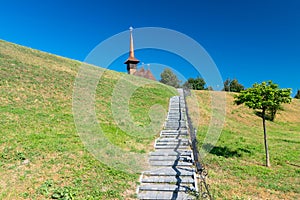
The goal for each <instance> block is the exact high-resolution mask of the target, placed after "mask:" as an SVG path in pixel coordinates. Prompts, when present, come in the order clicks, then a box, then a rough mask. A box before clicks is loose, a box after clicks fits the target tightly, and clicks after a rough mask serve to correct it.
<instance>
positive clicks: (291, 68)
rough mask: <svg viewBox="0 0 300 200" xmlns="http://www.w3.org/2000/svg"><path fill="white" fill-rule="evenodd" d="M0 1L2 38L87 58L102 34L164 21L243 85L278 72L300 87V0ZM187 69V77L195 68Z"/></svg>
mask: <svg viewBox="0 0 300 200" xmlns="http://www.w3.org/2000/svg"><path fill="white" fill-rule="evenodd" d="M0 5H1V6H0V39H3V40H6V41H10V42H14V43H17V44H21V45H24V46H28V47H32V48H35V49H39V50H42V51H46V52H50V53H53V54H58V55H61V56H65V57H68V58H72V59H76V60H81V61H83V60H84V59H85V58H86V56H87V55H88V54H89V52H90V51H92V50H93V49H94V48H95V47H96V46H97V45H98V44H99V43H100V42H101V41H104V40H105V39H107V38H109V37H111V36H113V35H115V34H118V33H120V32H123V31H126V30H128V28H129V26H133V27H135V28H141V27H163V28H168V29H172V30H176V31H179V32H181V33H184V34H186V35H188V36H189V37H191V38H193V39H194V40H196V41H197V42H198V43H199V44H201V45H202V46H203V47H204V48H205V49H206V51H207V52H208V53H209V55H210V56H211V57H212V59H213V60H214V62H215V63H216V65H217V67H218V69H219V71H220V73H221V75H222V77H223V79H226V78H237V79H238V80H239V81H240V82H241V83H242V84H244V85H245V86H246V87H250V86H251V85H252V84H253V83H255V82H261V81H265V80H273V81H274V82H276V83H278V84H279V85H280V86H281V87H289V88H292V89H293V94H295V92H296V90H297V89H300V79H299V75H300V12H299V10H300V1H298V0H287V1H278V0H252V1H250V0H244V1H240V0H226V1H225V0H209V1H208V0H207V1H201V0H193V1H191V0H185V1H182V0H172V1H171V0H156V1H155V0H152V1H147V0H127V1H126V0H119V1H116V0H109V1H108V0H107V1H96V0H94V1H93V0H85V1H81V0H74V1H71V0H68V1H64V0H60V1H59V0H52V1H49V0H44V1H40V0H39V1H35V0H27V1H21V0H18V1H17V0H10V1H0ZM116 48H118V47H117V46H116ZM145 54H147V56H145ZM150 55H151V56H152V57H151V59H150ZM125 57H126V56H125ZM125 57H124V56H123V57H120V59H118V60H116V62H115V63H114V64H115V66H120V68H119V69H118V68H116V67H115V69H117V70H119V71H124V72H125V66H123V60H122V59H123V58H125ZM136 57H137V58H139V59H140V60H142V61H143V62H145V63H149V62H151V63H153V62H157V63H160V64H165V65H172V67H173V68H174V69H176V70H178V71H181V70H183V69H182V68H183V65H185V64H186V63H184V61H182V60H180V58H178V59H172V58H171V57H170V55H169V54H167V53H164V52H151V51H149V52H145V51H144V52H143V51H137V52H136ZM155 58H157V60H155ZM148 59H149V60H148ZM172 61H173V62H172ZM118 62H119V64H118ZM100 65H101V63H100ZM153 67H155V66H154V65H153V66H151V68H153ZM112 68H113V67H112ZM183 71H185V73H186V74H184V76H185V77H186V78H187V77H195V76H196V75H197V74H195V73H194V72H192V71H189V70H183ZM157 78H159V77H157Z"/></svg>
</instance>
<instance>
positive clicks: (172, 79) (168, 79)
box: [160, 68, 180, 88]
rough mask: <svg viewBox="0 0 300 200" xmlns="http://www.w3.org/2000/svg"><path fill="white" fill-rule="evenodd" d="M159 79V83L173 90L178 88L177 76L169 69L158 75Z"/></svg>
mask: <svg viewBox="0 0 300 200" xmlns="http://www.w3.org/2000/svg"><path fill="white" fill-rule="evenodd" d="M160 77H161V79H160V82H161V83H163V84H166V85H170V86H172V87H175V88H178V87H179V86H180V81H179V80H178V78H177V76H176V75H175V74H174V73H173V72H172V70H171V69H169V68H165V69H164V71H163V72H162V73H161V74H160Z"/></svg>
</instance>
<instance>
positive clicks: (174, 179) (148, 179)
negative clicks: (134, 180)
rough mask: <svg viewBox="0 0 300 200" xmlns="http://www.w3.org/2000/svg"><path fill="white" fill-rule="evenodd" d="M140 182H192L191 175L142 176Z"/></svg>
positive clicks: (176, 183)
mask: <svg viewBox="0 0 300 200" xmlns="http://www.w3.org/2000/svg"><path fill="white" fill-rule="evenodd" d="M141 182H142V183H171V184H175V185H178V184H194V183H195V180H194V178H193V177H192V176H179V177H175V176H143V178H142V180H141Z"/></svg>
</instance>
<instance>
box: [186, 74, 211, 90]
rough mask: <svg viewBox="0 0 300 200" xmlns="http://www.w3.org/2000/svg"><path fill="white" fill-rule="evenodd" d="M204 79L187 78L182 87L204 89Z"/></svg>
mask: <svg viewBox="0 0 300 200" xmlns="http://www.w3.org/2000/svg"><path fill="white" fill-rule="evenodd" d="M205 84H206V83H205V81H204V79H203V78H200V77H197V78H195V79H194V78H189V79H188V80H187V81H186V82H185V83H184V84H183V87H184V88H189V89H192V90H204V89H205Z"/></svg>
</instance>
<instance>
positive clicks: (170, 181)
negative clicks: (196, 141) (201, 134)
mask: <svg viewBox="0 0 300 200" xmlns="http://www.w3.org/2000/svg"><path fill="white" fill-rule="evenodd" d="M178 92H179V94H180V96H174V97H172V98H171V99H170V104H169V112H168V116H167V119H166V122H165V125H164V130H162V131H161V133H160V137H159V138H158V139H156V141H155V145H154V147H155V151H154V152H151V153H150V156H149V162H150V166H151V169H150V170H149V171H144V172H143V173H142V175H141V177H140V185H139V187H138V189H137V194H138V199H161V200H162V199H195V196H193V193H195V191H197V182H196V173H195V168H194V165H193V164H194V158H193V153H192V150H191V148H190V140H189V132H188V129H187V122H186V114H185V101H184V97H183V91H182V89H178Z"/></svg>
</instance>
